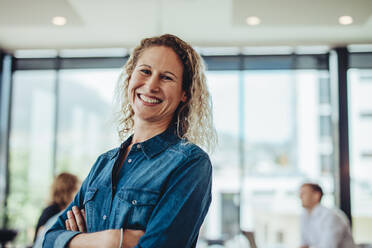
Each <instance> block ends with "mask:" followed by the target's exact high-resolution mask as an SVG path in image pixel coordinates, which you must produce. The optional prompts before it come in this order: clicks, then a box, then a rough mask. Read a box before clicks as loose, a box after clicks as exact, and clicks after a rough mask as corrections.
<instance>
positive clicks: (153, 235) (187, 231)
mask: <svg viewBox="0 0 372 248" xmlns="http://www.w3.org/2000/svg"><path fill="white" fill-rule="evenodd" d="M211 184H212V166H211V163H210V160H209V157H208V156H207V155H206V154H205V153H200V152H195V153H193V154H192V157H189V158H187V161H186V162H185V163H184V164H181V165H180V166H178V168H177V169H176V170H175V171H174V172H173V173H172V174H171V176H170V178H169V180H168V182H167V185H166V187H165V191H164V193H162V196H161V198H160V200H159V202H158V204H157V205H156V206H155V208H154V210H153V212H152V214H151V217H150V219H149V222H148V224H147V227H146V232H145V235H143V237H142V238H141V239H140V241H139V243H138V246H136V247H137V248H150V247H159V248H160V247H161V248H166V247H169V248H174V247H183V248H188V247H194V246H195V244H196V241H197V238H198V234H199V229H200V226H201V224H202V222H203V220H204V218H205V215H206V214H207V211H208V208H209V205H210V203H211Z"/></svg>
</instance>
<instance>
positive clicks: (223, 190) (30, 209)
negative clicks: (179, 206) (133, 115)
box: [9, 55, 365, 248]
mask: <svg viewBox="0 0 372 248" xmlns="http://www.w3.org/2000/svg"><path fill="white" fill-rule="evenodd" d="M314 58H315V59H314ZM314 58H313V57H312V56H310V55H309V56H305V57H300V58H298V60H296V61H292V56H286V57H281V56H278V57H275V56H271V57H270V58H266V57H260V58H258V57H257V58H256V57H254V58H252V59H251V58H247V59H246V60H245V62H244V61H243V62H244V63H241V62H242V61H241V60H240V59H241V57H239V56H229V57H224V58H221V57H217V56H216V57H213V56H211V57H209V58H207V59H206V61H207V64H208V67H209V68H210V71H208V72H207V78H208V86H209V89H210V92H211V96H212V100H213V105H214V109H213V114H214V121H215V126H216V128H217V132H218V138H219V144H218V147H217V149H216V150H215V152H214V153H213V154H211V159H212V163H213V166H214V174H213V176H214V179H213V188H212V189H213V202H212V205H211V207H210V210H209V213H208V216H207V219H206V222H205V223H204V225H203V228H202V231H201V234H200V238H201V241H200V243H199V247H203V246H204V247H205V246H206V245H207V242H209V243H213V242H216V243H224V247H227V248H228V247H234V248H239V247H242V248H243V247H247V246H248V241H247V239H246V238H245V237H243V236H242V234H241V230H244V231H252V232H254V233H255V238H256V242H257V244H258V246H259V247H267V248H270V247H297V246H298V245H299V215H300V213H301V211H302V208H301V203H300V201H299V197H298V190H299V186H300V185H301V183H303V182H304V181H307V180H312V181H316V182H318V183H320V184H321V185H322V186H323V188H324V191H325V197H324V203H325V205H326V206H334V205H335V187H334V173H335V171H336V170H335V166H336V164H335V160H334V157H335V156H334V150H335V149H334V148H335V145H334V144H333V140H334V139H333V137H332V134H333V133H334V132H333V130H332V123H331V109H332V106H331V94H330V83H329V82H330V80H329V73H328V70H327V69H325V68H317V63H318V60H321V61H322V58H321V59H318V58H317V57H316V56H314ZM249 59H251V60H249ZM70 60H72V59H70ZM91 60H92V61H95V60H96V59H95V58H92V59H91ZM79 61H83V60H79ZM265 61H266V62H265ZM267 61H269V63H267ZM309 61H310V67H311V68H310V69H305V68H302V67H307V65H308V63H309ZM312 61H315V62H312ZM70 62H71V61H70ZM113 63H114V62H113ZM115 63H116V62H115ZM120 63H122V61H121V62H120ZM312 63H313V64H312ZM322 63H324V62H322ZM62 64H63V63H62ZM93 64H99V61H98V62H97V61H95V62H94V63H93ZM244 66H246V67H244ZM74 67H77V64H74ZM108 67H113V66H108ZM247 67H249V68H250V67H252V68H253V69H248V68H247ZM265 67H267V68H266V69H265ZM81 68H85V67H84V66H82V67H81ZM81 68H77V69H71V68H70V69H69V68H61V69H60V70H58V73H57V72H56V71H54V70H44V71H36V70H32V71H30V70H29V71H16V72H15V74H14V89H13V108H12V113H13V115H12V117H13V119H12V127H11V150H10V154H11V161H10V165H9V167H10V171H11V175H10V177H11V178H10V183H11V192H10V195H9V209H11V211H12V213H11V216H10V217H11V226H13V227H15V228H17V229H21V230H20V231H21V235H20V236H19V238H18V239H19V243H22V244H30V242H31V241H32V236H33V228H34V226H35V224H36V221H37V218H38V216H39V214H40V213H41V210H42V208H43V207H44V206H45V205H46V204H47V200H48V188H49V185H50V182H51V180H52V176H53V170H54V169H53V166H54V164H53V163H54V157H53V147H54V144H53V142H54V135H55V134H54V127H55V126H56V127H57V133H56V138H57V139H56V157H55V161H56V164H55V166H56V167H55V172H56V173H59V172H62V171H69V172H72V173H74V174H77V175H79V176H80V177H81V178H82V179H83V178H84V177H85V176H86V175H87V173H88V172H89V169H90V167H91V165H92V164H93V163H94V161H95V159H96V158H97V156H98V155H99V154H101V153H102V152H104V151H107V150H108V149H111V148H113V147H115V146H117V145H118V144H119V141H118V139H117V135H116V131H115V129H114V127H113V126H112V123H113V121H112V118H111V117H112V110H113V109H112V98H113V92H114V87H115V83H116V81H117V78H118V76H119V72H120V70H119V69H81ZM117 68H119V66H118V67H117ZM226 68H227V69H228V70H226ZM234 68H235V69H234ZM275 68H276V69H275ZM56 77H58V80H57V81H58V88H57V89H58V90H57V91H55V87H56V82H57V81H56ZM56 92H58V94H57V95H56ZM56 97H57V100H58V104H57V106H58V108H57V109H54V108H55V100H56ZM55 121H56V123H55ZM55 124H56V125H55ZM41 137H42V138H41ZM35 175H37V176H38V177H35ZM34 177H35V178H37V180H39V181H37V186H34V185H36V182H35V180H36V179H35V178H34ZM21 181H22V182H21ZM39 188H40V189H39ZM34 191H35V192H34ZM40 202H42V203H43V204H40ZM21 210H24V211H23V212H22V211H21ZM26 215H27V217H25V216H26ZM24 220H26V221H24ZM21 222H22V223H21ZM364 230H365V229H364ZM203 241H206V242H203Z"/></svg>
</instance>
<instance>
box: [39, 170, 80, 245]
mask: <svg viewBox="0 0 372 248" xmlns="http://www.w3.org/2000/svg"><path fill="white" fill-rule="evenodd" d="M79 187H80V181H79V179H78V177H77V176H75V175H73V174H70V173H61V174H59V175H58V176H57V177H56V178H55V179H54V181H53V184H52V186H51V189H50V193H51V201H50V204H49V205H48V206H47V207H46V208H45V209H44V210H43V212H42V213H41V216H40V217H39V220H38V222H37V225H36V229H35V237H34V242H35V241H36V238H37V237H38V234H39V233H43V229H44V225H45V224H46V223H47V221H48V220H50V219H51V218H52V217H54V216H56V215H57V214H58V213H59V212H61V211H62V210H64V209H65V208H66V207H67V206H68V204H69V203H70V202H71V201H72V200H73V198H74V195H75V194H76V192H77V190H78V189H79Z"/></svg>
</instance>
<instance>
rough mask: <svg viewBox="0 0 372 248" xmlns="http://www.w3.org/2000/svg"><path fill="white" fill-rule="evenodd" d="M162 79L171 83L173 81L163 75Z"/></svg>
mask: <svg viewBox="0 0 372 248" xmlns="http://www.w3.org/2000/svg"><path fill="white" fill-rule="evenodd" d="M162 79H164V80H166V81H172V80H173V78H171V77H168V76H165V75H163V76H162Z"/></svg>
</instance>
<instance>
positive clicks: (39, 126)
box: [8, 70, 56, 244]
mask: <svg viewBox="0 0 372 248" xmlns="http://www.w3.org/2000/svg"><path fill="white" fill-rule="evenodd" d="M55 78H56V72H55V71H49V70H43V71H16V72H15V73H14V75H13V96H12V109H11V111H12V115H11V116H12V119H11V133H10V141H9V142H10V147H9V153H10V157H9V170H10V195H9V197H8V217H9V226H10V227H12V228H15V229H17V230H18V231H19V234H18V237H17V239H18V241H19V242H20V243H22V244H29V243H30V241H32V239H33V235H34V227H35V225H36V221H37V219H36V218H37V217H38V216H39V215H40V210H41V207H42V206H44V205H46V204H47V201H48V194H49V191H48V189H49V185H50V183H51V180H52V177H53V172H52V170H53V167H52V165H53V147H54V145H53V141H54V120H55V118H54V117H55V94H54V87H55V84H54V82H55Z"/></svg>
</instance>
